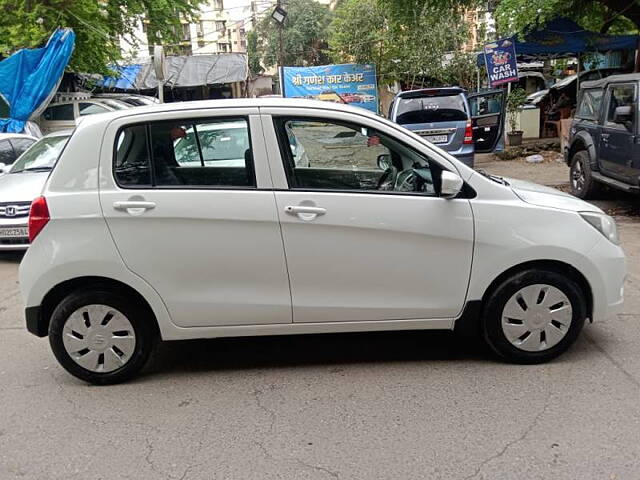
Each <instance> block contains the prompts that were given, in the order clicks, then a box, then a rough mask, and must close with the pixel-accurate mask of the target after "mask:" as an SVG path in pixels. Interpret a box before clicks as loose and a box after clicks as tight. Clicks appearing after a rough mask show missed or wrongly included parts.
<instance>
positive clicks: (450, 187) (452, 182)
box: [440, 170, 464, 198]
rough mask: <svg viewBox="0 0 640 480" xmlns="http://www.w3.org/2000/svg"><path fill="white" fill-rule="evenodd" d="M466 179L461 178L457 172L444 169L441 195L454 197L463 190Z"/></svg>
mask: <svg viewBox="0 0 640 480" xmlns="http://www.w3.org/2000/svg"><path fill="white" fill-rule="evenodd" d="M463 185H464V180H462V178H460V175H458V174H457V173H453V172H450V171H449V170H443V171H442V178H441V186H440V196H441V197H442V198H454V197H456V196H457V195H458V194H459V193H460V191H461V190H462V186H463Z"/></svg>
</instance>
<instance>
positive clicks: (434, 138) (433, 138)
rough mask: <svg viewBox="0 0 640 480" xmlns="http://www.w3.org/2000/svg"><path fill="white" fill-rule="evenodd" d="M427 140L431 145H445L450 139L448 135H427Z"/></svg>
mask: <svg viewBox="0 0 640 480" xmlns="http://www.w3.org/2000/svg"><path fill="white" fill-rule="evenodd" d="M426 139H427V140H429V141H430V142H431V143H445V142H446V141H447V140H448V137H447V136H446V135H427V136H426Z"/></svg>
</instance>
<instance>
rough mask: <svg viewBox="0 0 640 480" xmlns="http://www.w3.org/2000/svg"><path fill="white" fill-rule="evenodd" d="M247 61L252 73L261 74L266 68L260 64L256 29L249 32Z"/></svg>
mask: <svg viewBox="0 0 640 480" xmlns="http://www.w3.org/2000/svg"><path fill="white" fill-rule="evenodd" d="M247 62H248V63H249V72H251V75H260V74H261V73H262V72H263V71H264V68H262V65H260V53H259V52H258V34H257V33H256V32H255V31H253V30H252V31H250V32H248V33H247Z"/></svg>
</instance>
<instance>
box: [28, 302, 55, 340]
mask: <svg viewBox="0 0 640 480" xmlns="http://www.w3.org/2000/svg"><path fill="white" fill-rule="evenodd" d="M24 316H25V318H26V320H27V330H28V331H29V332H30V333H33V334H34V335H35V336H36V337H46V336H47V334H48V333H49V332H48V330H49V329H48V325H47V324H46V323H45V321H44V319H43V318H42V309H41V308H40V306H39V305H38V306H37V307H27V308H25V309H24Z"/></svg>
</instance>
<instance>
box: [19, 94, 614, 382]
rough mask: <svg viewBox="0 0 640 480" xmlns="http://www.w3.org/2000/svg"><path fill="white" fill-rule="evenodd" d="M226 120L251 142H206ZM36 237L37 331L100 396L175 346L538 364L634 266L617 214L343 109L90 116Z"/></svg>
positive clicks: (259, 102)
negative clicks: (391, 342)
mask: <svg viewBox="0 0 640 480" xmlns="http://www.w3.org/2000/svg"><path fill="white" fill-rule="evenodd" d="M215 125H224V130H226V131H230V130H233V132H234V133H233V135H228V134H226V133H223V134H221V135H206V136H204V135H202V136H201V133H200V132H213V131H216V128H215ZM218 130H219V129H218ZM185 132H186V134H187V135H191V136H192V137H193V138H191V139H190V140H192V141H189V142H186V141H185V140H187V139H186V138H185ZM205 137H206V139H205ZM228 142H234V143H233V146H234V148H230V144H229V143H228ZM294 142H295V146H298V145H299V146H302V147H303V148H304V152H305V155H306V160H305V162H304V164H303V165H300V164H298V162H297V161H296V158H295V155H296V154H295V152H296V151H300V148H292V147H294V145H293V143H294ZM187 145H188V146H189V148H186V146H187ZM238 145H241V146H242V148H243V149H244V152H243V155H242V157H241V158H242V160H240V161H238V160H239V159H238V154H237V153H236V150H237V148H236V147H237V146H238ZM178 146H179V153H180V154H179V155H176V148H178ZM230 152H233V153H232V154H231V156H232V157H233V160H234V161H233V162H229V158H230ZM218 161H219V162H220V163H218V164H217V163H216V162H218ZM29 235H30V239H31V241H32V245H31V248H30V249H29V250H28V252H27V254H26V256H25V257H24V260H23V261H22V264H21V266H20V283H21V287H22V291H23V295H24V299H25V302H26V319H27V328H28V330H29V331H30V332H32V333H34V334H35V335H38V336H41V337H44V336H46V335H48V336H49V341H50V344H51V347H52V349H53V352H54V353H55V355H56V357H57V359H58V360H59V361H60V363H61V364H62V365H63V366H64V368H66V369H67V370H68V371H69V372H70V373H72V374H73V375H75V376H77V377H79V378H81V379H84V380H86V381H88V382H92V383H96V384H107V383H115V382H119V381H122V380H125V379H127V378H129V377H131V376H132V375H133V374H135V373H136V372H138V371H139V370H140V369H141V368H142V366H143V365H144V364H145V362H146V360H147V358H148V356H149V354H150V352H151V349H152V346H153V345H154V342H155V341H156V339H158V338H160V339H162V340H179V339H191V338H213V337H229V336H245V335H277V334H301V333H330V332H347V331H376V330H378V331H379V330H426V329H447V330H456V331H460V332H468V333H474V332H477V333H480V334H482V335H483V336H484V338H485V339H486V340H487V342H488V343H489V345H490V346H491V347H492V348H493V349H494V350H495V351H496V352H497V353H498V354H499V355H500V356H502V357H504V358H505V359H507V360H509V361H513V362H518V363H536V362H542V361H546V360H549V359H551V358H553V357H555V356H557V355H559V354H560V353H562V352H563V351H564V350H566V349H567V348H568V347H569V345H571V343H572V342H573V341H574V340H575V339H576V337H577V336H578V334H579V333H580V330H581V329H582V327H583V324H584V322H585V320H586V319H591V320H598V319H605V318H607V317H608V316H610V315H611V314H612V313H614V312H615V310H616V309H617V308H618V307H619V306H620V305H621V304H622V301H623V282H624V278H625V258H624V254H623V252H622V249H621V248H620V247H619V246H618V238H617V233H616V226H615V223H614V221H613V220H612V219H611V218H610V217H608V216H606V215H605V214H604V213H603V212H602V211H601V210H599V209H598V208H597V207H594V206H593V205H590V204H588V203H585V202H583V201H581V200H578V199H576V198H573V197H571V196H569V195H566V194H564V193H562V192H559V191H557V190H554V189H551V188H546V187H542V186H538V185H534V184H530V183H526V182H520V181H515V180H505V179H502V178H499V177H493V176H489V175H485V174H482V173H480V172H475V171H473V170H471V169H470V168H468V167H466V166H465V165H463V164H461V163H460V162H458V161H457V160H455V159H454V158H452V157H451V156H449V155H448V154H446V153H445V152H443V151H442V150H440V149H439V148H437V147H435V146H433V145H432V144H430V143H428V142H427V141H426V140H424V139H422V138H421V137H419V136H417V135H415V134H413V133H411V132H410V131H408V130H406V129H404V128H402V127H400V126H398V125H396V124H394V123H391V122H389V121H387V120H384V119H382V118H380V117H378V116H376V115H373V114H370V113H368V112H366V111H365V110H363V109H360V108H357V107H349V106H344V105H338V104H331V103H327V102H314V101H305V100H287V99H275V98H273V99H272V98H269V99H253V100H228V101H227V100H216V101H206V102H194V103H180V104H169V105H166V104H165V105H158V106H153V107H143V108H138V109H132V110H123V111H119V112H113V113H111V114H107V115H99V116H94V117H87V118H86V119H85V121H83V122H82V124H80V125H79V126H78V128H77V129H76V131H75V132H74V134H73V135H72V136H71V138H70V139H69V142H68V143H67V145H66V147H65V149H64V151H63V153H62V155H61V157H60V159H59V161H58V164H57V166H56V168H55V169H54V170H53V172H52V173H51V175H50V177H49V179H48V181H47V184H46V185H45V187H44V190H43V193H42V196H41V197H39V198H38V199H36V200H35V201H34V203H33V204H32V207H31V213H30V219H29Z"/></svg>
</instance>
